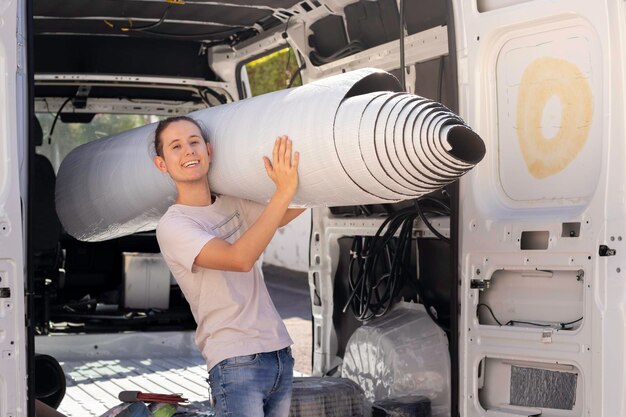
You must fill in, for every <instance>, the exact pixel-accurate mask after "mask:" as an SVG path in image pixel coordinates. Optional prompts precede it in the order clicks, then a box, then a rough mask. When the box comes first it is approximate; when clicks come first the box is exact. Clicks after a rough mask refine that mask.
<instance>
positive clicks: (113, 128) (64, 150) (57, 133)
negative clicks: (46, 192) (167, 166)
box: [37, 113, 165, 172]
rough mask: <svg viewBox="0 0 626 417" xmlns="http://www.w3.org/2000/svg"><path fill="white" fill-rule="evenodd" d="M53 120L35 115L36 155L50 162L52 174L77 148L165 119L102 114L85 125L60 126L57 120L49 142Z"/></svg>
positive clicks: (51, 114)
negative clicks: (39, 141)
mask: <svg viewBox="0 0 626 417" xmlns="http://www.w3.org/2000/svg"><path fill="white" fill-rule="evenodd" d="M54 117H55V114H54V113H37V119H39V123H41V128H42V130H43V144H42V145H41V146H38V147H37V153H38V154H40V155H44V156H46V157H47V158H48V159H49V160H50V162H51V163H52V166H53V167H54V170H55V172H58V170H59V166H60V165H61V162H62V161H63V159H64V158H65V157H66V156H67V154H68V153H70V151H71V150H72V149H74V148H76V147H77V146H79V145H82V144H84V143H87V142H90V141H92V140H95V139H100V138H103V137H105V136H109V135H113V134H116V133H119V132H123V131H126V130H130V129H133V128H136V127H140V126H144V125H146V124H149V123H153V122H157V121H159V120H161V119H163V118H165V116H154V115H144V114H105V113H99V114H96V115H95V116H94V118H93V119H92V120H91V122H89V123H63V122H62V121H61V118H59V119H58V120H57V123H56V125H55V127H54V132H53V134H52V138H51V139H50V140H49V136H50V129H51V128H52V124H53V123H54Z"/></svg>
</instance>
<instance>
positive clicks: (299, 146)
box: [56, 69, 485, 241]
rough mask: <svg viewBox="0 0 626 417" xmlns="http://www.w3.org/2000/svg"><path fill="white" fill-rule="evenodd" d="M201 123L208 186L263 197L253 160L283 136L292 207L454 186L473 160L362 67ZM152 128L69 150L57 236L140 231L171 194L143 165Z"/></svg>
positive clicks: (150, 153) (422, 104)
mask: <svg viewBox="0 0 626 417" xmlns="http://www.w3.org/2000/svg"><path fill="white" fill-rule="evenodd" d="M190 116H191V117H193V118H194V119H196V120H198V121H201V122H202V124H203V125H204V126H205V127H206V130H207V133H208V135H209V138H210V141H211V144H212V146H213V156H212V161H211V168H210V171H209V183H210V186H211V191H212V192H215V193H218V194H225V195H231V196H236V197H242V198H247V199H250V200H254V201H259V202H267V201H268V200H269V199H270V197H271V196H272V194H273V192H274V184H273V182H272V181H271V180H270V178H269V177H268V176H267V174H266V172H265V168H264V165H263V161H262V159H261V157H262V156H263V155H267V156H271V155H272V148H273V145H274V139H275V138H276V137H277V136H280V135H285V134H286V135H288V136H289V137H290V138H291V139H292V140H293V144H294V149H295V150H297V151H299V152H300V156H301V157H300V165H299V179H300V182H299V187H298V191H297V193H296V195H295V197H294V199H293V206H300V207H312V206H344V205H361V204H374V203H392V202H397V201H401V200H406V199H411V198H416V197H419V196H421V195H423V194H425V193H429V192H431V191H434V190H437V189H439V188H441V187H443V186H445V185H446V184H448V183H450V182H452V181H454V180H456V179H457V178H459V177H460V176H462V175H463V174H464V173H466V172H467V171H468V170H470V169H471V168H472V167H473V166H474V165H475V164H476V163H478V162H479V161H480V160H481V159H482V158H483V156H484V154H485V145H484V143H483V141H482V140H481V139H480V137H479V136H478V135H477V134H476V133H474V132H473V131H472V130H471V129H470V128H469V127H467V126H466V125H465V123H464V122H463V120H461V119H460V118H459V117H458V116H456V115H455V114H453V113H451V112H450V111H449V110H448V109H446V108H445V107H444V106H443V105H441V104H439V103H437V102H434V101H432V100H429V99H426V98H423V97H419V96H416V95H412V94H407V93H402V92H400V85H399V83H398V81H397V79H396V78H395V77H394V76H392V75H391V74H389V73H386V72H383V71H379V70H376V69H362V70H357V71H353V72H349V73H345V74H341V75H337V76H334V77H329V78H326V79H324V80H320V81H316V82H313V83H310V84H307V85H305V86H302V87H297V88H293V89H289V90H282V91H278V92H274V93H270V94H265V95H262V96H258V97H253V98H250V99H246V100H242V101H238V102H235V103H230V104H226V105H222V106H218V107H213V108H209V109H205V110H200V111H196V112H194V113H191V114H190ZM155 128H156V124H151V125H147V126H143V127H140V128H137V129H133V130H131V131H128V132H124V133H120V134H117V135H113V136H109V137H107V138H103V139H99V140H97V141H93V142H90V143H87V144H85V145H82V146H80V147H78V148H76V149H74V150H73V151H72V152H70V154H69V155H68V156H67V157H66V158H65V160H64V161H63V163H62V164H61V167H60V168H59V173H58V176H57V186H56V204H57V212H58V214H59V218H60V219H61V222H62V223H63V226H64V227H65V229H66V231H67V232H68V233H69V234H71V235H72V236H74V237H76V238H77V239H80V240H84V241H101V240H106V239H111V238H115V237H119V236H124V235H129V234H132V233H135V232H139V231H146V230H152V229H154V228H155V227H156V223H157V222H158V220H159V218H160V217H161V215H163V213H164V212H165V211H166V210H167V207H168V206H169V205H171V204H172V203H173V202H174V199H175V196H176V189H175V187H174V184H173V182H172V181H171V179H170V178H169V176H168V175H167V174H162V173H161V172H159V171H158V170H157V169H156V168H155V167H154V165H153V162H152V159H153V157H154V154H155V151H154V145H153V141H154V130H155Z"/></svg>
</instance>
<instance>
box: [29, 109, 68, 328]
mask: <svg viewBox="0 0 626 417" xmlns="http://www.w3.org/2000/svg"><path fill="white" fill-rule="evenodd" d="M31 135H33V136H32V140H33V141H34V142H35V145H36V146H41V145H42V143H43V130H42V129H41V125H40V124H39V120H37V118H35V123H34V125H33V129H32V130H31ZM31 181H32V182H33V187H32V194H31V196H30V200H29V204H30V210H32V212H33V213H34V216H32V217H31V218H32V228H31V231H32V234H31V236H30V239H31V242H32V243H31V248H32V251H33V260H34V277H35V288H34V291H35V296H36V297H37V298H39V297H42V298H43V301H44V309H43V317H41V318H40V319H41V320H43V322H39V323H37V324H39V325H41V327H42V329H41V330H42V331H43V332H44V333H47V331H48V327H49V314H50V305H49V302H50V297H51V296H53V295H54V292H55V291H54V288H55V287H56V286H58V285H59V279H60V271H59V268H60V266H61V260H62V255H61V245H60V243H59V238H60V236H61V222H60V221H59V217H58V216H57V212H56V207H55V202H54V191H55V183H56V174H55V172H54V168H53V167H52V164H51V163H50V161H49V160H48V158H46V157H45V156H43V155H39V154H35V157H34V178H32V179H31ZM46 280H49V281H48V283H46Z"/></svg>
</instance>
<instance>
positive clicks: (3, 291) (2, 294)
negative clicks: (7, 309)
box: [0, 287, 11, 298]
mask: <svg viewBox="0 0 626 417" xmlns="http://www.w3.org/2000/svg"><path fill="white" fill-rule="evenodd" d="M0 298H11V288H9V287H2V288H0Z"/></svg>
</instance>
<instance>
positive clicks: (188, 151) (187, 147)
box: [184, 143, 196, 155]
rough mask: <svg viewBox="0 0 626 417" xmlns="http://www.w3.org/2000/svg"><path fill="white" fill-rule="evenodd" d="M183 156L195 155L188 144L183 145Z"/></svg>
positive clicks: (194, 151)
mask: <svg viewBox="0 0 626 417" xmlns="http://www.w3.org/2000/svg"><path fill="white" fill-rule="evenodd" d="M184 149H185V155H193V154H195V153H196V150H195V149H194V148H193V146H191V145H190V144H189V143H186V144H185V148H184Z"/></svg>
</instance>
